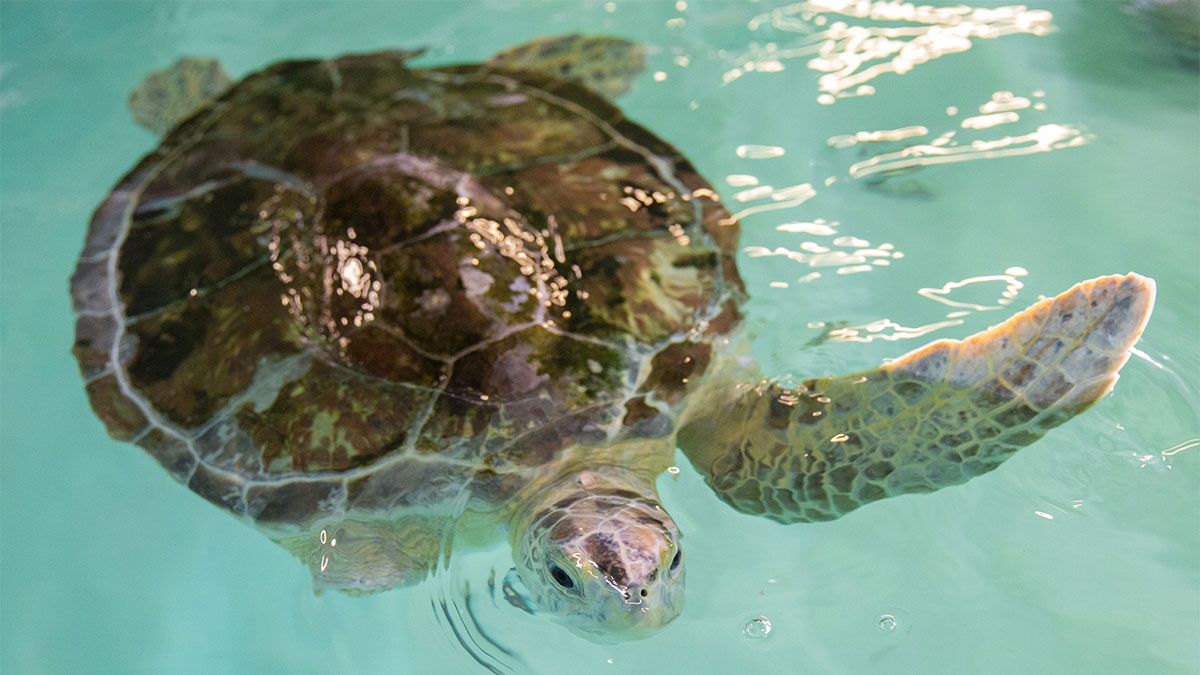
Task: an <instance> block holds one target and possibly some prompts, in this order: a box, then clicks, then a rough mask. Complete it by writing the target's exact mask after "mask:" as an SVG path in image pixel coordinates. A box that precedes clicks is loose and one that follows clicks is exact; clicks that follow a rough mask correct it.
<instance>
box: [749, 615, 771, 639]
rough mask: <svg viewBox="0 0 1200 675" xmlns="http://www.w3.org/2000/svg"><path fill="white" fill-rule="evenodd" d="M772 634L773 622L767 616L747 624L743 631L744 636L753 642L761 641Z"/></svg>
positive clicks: (759, 617) (756, 618)
mask: <svg viewBox="0 0 1200 675" xmlns="http://www.w3.org/2000/svg"><path fill="white" fill-rule="evenodd" d="M770 634H771V620H770V619H768V618H767V617H765V616H758V617H755V618H753V619H750V620H749V621H747V622H746V627H745V628H743V629H742V635H745V636H746V637H748V638H750V639H751V640H761V639H763V638H765V637H767V636H768V635H770Z"/></svg>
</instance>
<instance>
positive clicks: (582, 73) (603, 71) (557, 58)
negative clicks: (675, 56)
mask: <svg viewBox="0 0 1200 675" xmlns="http://www.w3.org/2000/svg"><path fill="white" fill-rule="evenodd" d="M488 65H490V66H499V67H501V68H511V69H513V70H527V71H532V72H535V73H540V74H542V75H549V76H551V77H560V78H564V79H569V80H578V81H580V82H582V83H583V84H585V85H587V86H588V87H591V88H592V89H594V90H596V91H598V92H600V93H601V94H604V95H605V96H607V97H609V98H614V97H617V96H620V95H621V94H624V93H625V92H627V91H629V88H630V85H631V84H632V82H633V79H634V78H635V77H637V76H638V75H639V74H640V73H641V72H642V71H643V70H645V69H646V48H645V47H643V46H642V45H639V44H637V43H635V42H630V41H629V40H623V39H621V38H614V37H604V36H595V35H579V34H577V33H576V34H572V35H556V36H553V37H545V38H538V39H537V40H533V41H531V42H526V43H525V44H522V45H517V46H516V47H513V48H512V49H506V50H504V51H502V52H500V53H499V54H496V55H495V56H493V57H492V59H491V60H490V61H488Z"/></svg>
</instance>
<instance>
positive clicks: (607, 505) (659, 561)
mask: <svg viewBox="0 0 1200 675" xmlns="http://www.w3.org/2000/svg"><path fill="white" fill-rule="evenodd" d="M631 479H632V476H631V475H630V473H629V472H627V471H625V470H622V469H611V470H609V469H605V468H597V469H589V470H587V471H582V472H578V473H576V474H573V475H572V476H569V477H568V478H565V479H563V480H562V481H560V482H559V483H558V484H556V485H555V486H554V487H553V488H551V489H550V490H547V491H545V492H544V493H543V495H544V498H542V499H539V500H537V505H536V506H534V507H533V508H532V509H530V511H529V512H527V514H526V517H525V518H523V519H522V520H521V523H520V524H519V525H518V528H517V529H518V531H516V532H514V535H515V537H514V547H513V557H514V558H515V559H516V565H517V572H518V574H519V575H520V577H521V581H523V582H524V584H525V586H526V587H527V588H528V590H529V594H530V596H531V599H532V601H533V603H534V605H536V606H537V609H538V610H539V611H542V612H546V613H548V614H551V615H552V616H553V618H554V620H555V621H557V622H559V623H561V624H563V625H565V626H566V627H567V628H570V629H571V630H572V631H574V632H576V633H578V634H580V635H583V636H584V637H587V638H589V639H592V640H599V641H614V640H636V639H640V638H643V637H647V636H649V635H652V634H654V633H655V632H657V631H658V630H660V629H661V628H662V627H664V626H666V625H667V624H668V623H670V622H671V620H672V619H674V618H675V617H676V616H678V615H679V611H680V610H681V609H682V607H683V578H684V574H683V551H682V549H680V547H679V529H678V528H677V527H676V526H675V523H674V521H672V520H671V518H670V516H668V515H667V513H666V511H664V510H663V508H662V506H660V505H659V503H658V499H657V497H656V496H655V494H654V488H653V486H652V485H648V484H646V483H645V482H643V481H637V480H631Z"/></svg>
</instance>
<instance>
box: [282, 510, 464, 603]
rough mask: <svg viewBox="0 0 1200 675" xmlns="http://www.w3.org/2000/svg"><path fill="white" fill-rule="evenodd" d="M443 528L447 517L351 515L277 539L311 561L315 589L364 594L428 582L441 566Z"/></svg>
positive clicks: (308, 562) (303, 560) (293, 551)
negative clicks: (374, 518)
mask: <svg viewBox="0 0 1200 675" xmlns="http://www.w3.org/2000/svg"><path fill="white" fill-rule="evenodd" d="M444 527H445V519H444V518H436V517H425V516H403V517H400V518H397V519H395V520H391V521H382V520H379V521H366V520H358V519H346V520H342V521H338V522H331V523H327V524H326V525H325V526H324V527H322V528H321V529H319V530H317V531H315V532H309V533H306V534H302V535H296V536H292V537H281V538H279V539H277V540H276V541H277V542H278V543H279V545H280V546H282V547H283V548H284V549H286V550H287V551H288V552H289V553H291V554H292V555H294V556H296V557H297V558H299V559H300V561H301V562H303V563H304V564H306V565H308V568H309V571H310V572H312V579H313V591H314V592H317V593H319V592H321V591H322V590H325V589H327V588H335V589H337V590H340V591H344V592H346V593H349V594H350V595H364V594H367V593H374V592H377V591H386V590H387V589H389V588H394V587H396V586H411V585H413V584H416V583H420V582H421V581H424V580H425V578H426V577H428V576H429V574H430V573H431V572H433V568H434V566H435V565H436V564H437V560H438V556H439V555H440V553H441V547H442V533H443V529H444Z"/></svg>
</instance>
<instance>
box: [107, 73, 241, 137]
mask: <svg viewBox="0 0 1200 675" xmlns="http://www.w3.org/2000/svg"><path fill="white" fill-rule="evenodd" d="M231 84H233V80H231V79H230V78H229V75H228V73H226V72H225V69H224V68H223V67H222V66H221V63H220V62H219V61H217V60H215V59H179V60H178V61H176V62H175V65H173V66H171V67H170V68H166V69H164V70H158V71H155V72H153V73H150V74H149V75H147V76H146V79H144V80H142V85H141V86H140V87H138V88H137V89H135V90H133V91H132V92H130V93H129V110H130V112H132V113H133V118H134V119H135V120H137V123H138V124H140V125H142V126H143V127H145V128H147V129H149V130H150V131H153V132H154V133H155V135H158V136H165V135H166V133H167V132H168V131H170V130H171V129H172V128H174V127H175V125H176V124H179V123H180V122H182V121H183V120H185V119H187V118H188V117H190V116H191V115H192V113H194V112H196V111H197V110H199V109H200V108H202V107H203V106H205V105H207V104H209V103H211V102H212V101H213V100H215V99H216V98H217V97H218V96H220V95H221V94H222V93H224V92H225V90H226V89H228V88H229V86H230V85H231Z"/></svg>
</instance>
